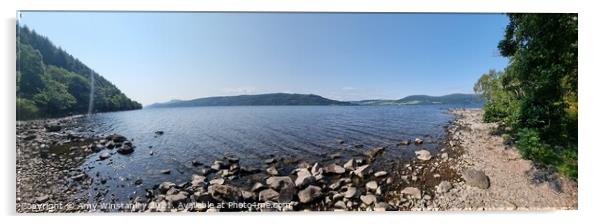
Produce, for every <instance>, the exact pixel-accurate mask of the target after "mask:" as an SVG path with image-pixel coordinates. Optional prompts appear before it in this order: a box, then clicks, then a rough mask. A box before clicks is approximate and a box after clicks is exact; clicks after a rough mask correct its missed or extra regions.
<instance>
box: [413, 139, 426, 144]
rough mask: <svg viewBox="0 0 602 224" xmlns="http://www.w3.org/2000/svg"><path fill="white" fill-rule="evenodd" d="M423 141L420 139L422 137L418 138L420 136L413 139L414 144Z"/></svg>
mask: <svg viewBox="0 0 602 224" xmlns="http://www.w3.org/2000/svg"><path fill="white" fill-rule="evenodd" d="M423 142H424V141H422V139H420V138H416V139H414V144H416V145H420V144H422V143H423Z"/></svg>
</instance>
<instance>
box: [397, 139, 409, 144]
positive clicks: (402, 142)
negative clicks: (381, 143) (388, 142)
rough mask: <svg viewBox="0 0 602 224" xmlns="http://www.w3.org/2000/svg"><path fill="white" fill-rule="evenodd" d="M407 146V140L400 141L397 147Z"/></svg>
mask: <svg viewBox="0 0 602 224" xmlns="http://www.w3.org/2000/svg"><path fill="white" fill-rule="evenodd" d="M409 144H410V141H408V140H401V141H400V142H399V145H409Z"/></svg>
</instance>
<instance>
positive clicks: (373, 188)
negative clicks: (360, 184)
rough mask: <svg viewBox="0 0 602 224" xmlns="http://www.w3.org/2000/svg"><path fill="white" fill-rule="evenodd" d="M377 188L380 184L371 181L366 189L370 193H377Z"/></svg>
mask: <svg viewBox="0 0 602 224" xmlns="http://www.w3.org/2000/svg"><path fill="white" fill-rule="evenodd" d="M377 188H378V184H377V183H376V181H370V182H368V183H366V189H367V190H369V191H376V189H377Z"/></svg>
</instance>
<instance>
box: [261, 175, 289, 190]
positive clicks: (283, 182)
mask: <svg viewBox="0 0 602 224" xmlns="http://www.w3.org/2000/svg"><path fill="white" fill-rule="evenodd" d="M265 182H266V184H267V185H268V186H270V188H272V189H275V190H280V189H282V188H285V187H289V186H292V187H294V186H295V184H294V183H293V180H292V179H291V178H290V177H288V176H272V177H269V178H268V179H267V180H266V181H265Z"/></svg>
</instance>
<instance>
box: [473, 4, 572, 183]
mask: <svg viewBox="0 0 602 224" xmlns="http://www.w3.org/2000/svg"><path fill="white" fill-rule="evenodd" d="M508 17H509V19H510V23H509V24H508V26H507V27H506V30H505V36H504V38H503V39H502V40H501V41H500V42H499V44H498V49H499V52H500V54H501V55H502V56H505V57H508V58H509V59H510V61H509V64H508V66H507V67H506V68H505V69H504V70H503V71H493V70H492V71H489V72H488V73H486V74H484V75H482V76H481V78H480V79H479V80H478V81H477V83H476V84H475V87H474V90H475V92H477V93H478V94H481V95H482V96H483V97H484V98H485V99H486V103H485V105H484V107H483V108H484V111H485V113H484V120H485V121H487V122H499V123H500V124H502V126H501V127H502V128H500V131H501V132H502V133H503V136H504V138H506V139H508V140H510V142H515V143H516V146H517V148H518V149H519V151H520V152H521V153H522V154H523V156H524V157H525V158H527V159H531V160H533V161H535V162H536V163H539V164H542V165H548V166H550V167H556V168H557V169H558V171H560V172H561V173H563V174H565V175H567V176H570V177H572V178H577V33H578V32H577V15H576V14H509V15H508Z"/></svg>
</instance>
